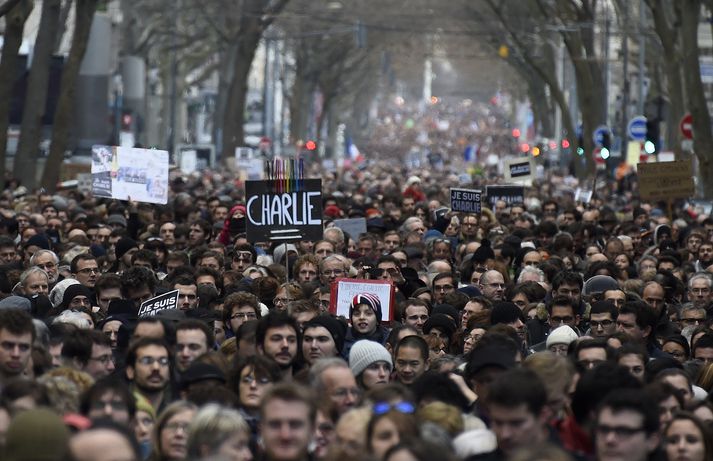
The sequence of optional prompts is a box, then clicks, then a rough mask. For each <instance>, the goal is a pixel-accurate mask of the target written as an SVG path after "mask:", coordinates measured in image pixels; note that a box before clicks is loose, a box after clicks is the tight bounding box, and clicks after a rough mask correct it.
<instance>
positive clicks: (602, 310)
mask: <svg viewBox="0 0 713 461" xmlns="http://www.w3.org/2000/svg"><path fill="white" fill-rule="evenodd" d="M610 291H611V290H610ZM618 315H619V310H618V309H617V306H616V305H614V303H613V302H611V301H596V302H594V303H592V308H591V309H590V311H589V333H588V334H589V336H592V337H594V338H608V337H609V336H611V335H613V334H614V333H615V332H616V318H617V316H618Z"/></svg>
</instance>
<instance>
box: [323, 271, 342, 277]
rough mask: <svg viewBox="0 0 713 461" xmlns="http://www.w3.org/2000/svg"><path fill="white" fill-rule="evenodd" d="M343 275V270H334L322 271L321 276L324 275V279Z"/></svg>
mask: <svg viewBox="0 0 713 461" xmlns="http://www.w3.org/2000/svg"><path fill="white" fill-rule="evenodd" d="M344 274H345V272H344V270H343V269H334V270H326V271H322V275H324V276H326V277H332V276H340V275H344Z"/></svg>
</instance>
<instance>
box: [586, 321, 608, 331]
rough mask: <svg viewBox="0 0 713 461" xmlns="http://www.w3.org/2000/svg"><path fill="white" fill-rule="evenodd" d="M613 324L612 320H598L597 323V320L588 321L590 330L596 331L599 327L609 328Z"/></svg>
mask: <svg viewBox="0 0 713 461" xmlns="http://www.w3.org/2000/svg"><path fill="white" fill-rule="evenodd" d="M613 324H614V321H613V320H599V321H597V320H590V321H589V326H590V327H591V328H592V329H596V328H599V327H602V328H609V327H610V326H612V325H613Z"/></svg>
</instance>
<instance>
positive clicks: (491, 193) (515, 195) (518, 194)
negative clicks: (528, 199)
mask: <svg viewBox="0 0 713 461" xmlns="http://www.w3.org/2000/svg"><path fill="white" fill-rule="evenodd" d="M485 195H487V196H488V204H489V205H490V208H491V209H493V210H494V209H495V204H496V203H497V202H498V201H499V200H502V201H503V202H505V203H506V204H507V206H510V205H513V204H515V203H524V202H525V187H523V186H507V185H505V186H485Z"/></svg>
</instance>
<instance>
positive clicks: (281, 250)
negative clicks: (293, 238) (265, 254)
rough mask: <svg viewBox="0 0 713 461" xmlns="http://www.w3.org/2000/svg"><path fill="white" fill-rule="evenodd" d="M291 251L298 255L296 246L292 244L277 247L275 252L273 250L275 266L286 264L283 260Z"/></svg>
mask: <svg viewBox="0 0 713 461" xmlns="http://www.w3.org/2000/svg"><path fill="white" fill-rule="evenodd" d="M285 247H287V249H286V250H285ZM290 251H294V252H295V253H297V247H296V246H294V245H293V244H292V243H288V244H287V245H284V244H282V245H277V246H276V247H275V249H274V250H272V261H273V262H274V263H275V264H284V263H285V262H284V261H283V260H282V258H283V257H284V256H285V253H287V254H290Z"/></svg>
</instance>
